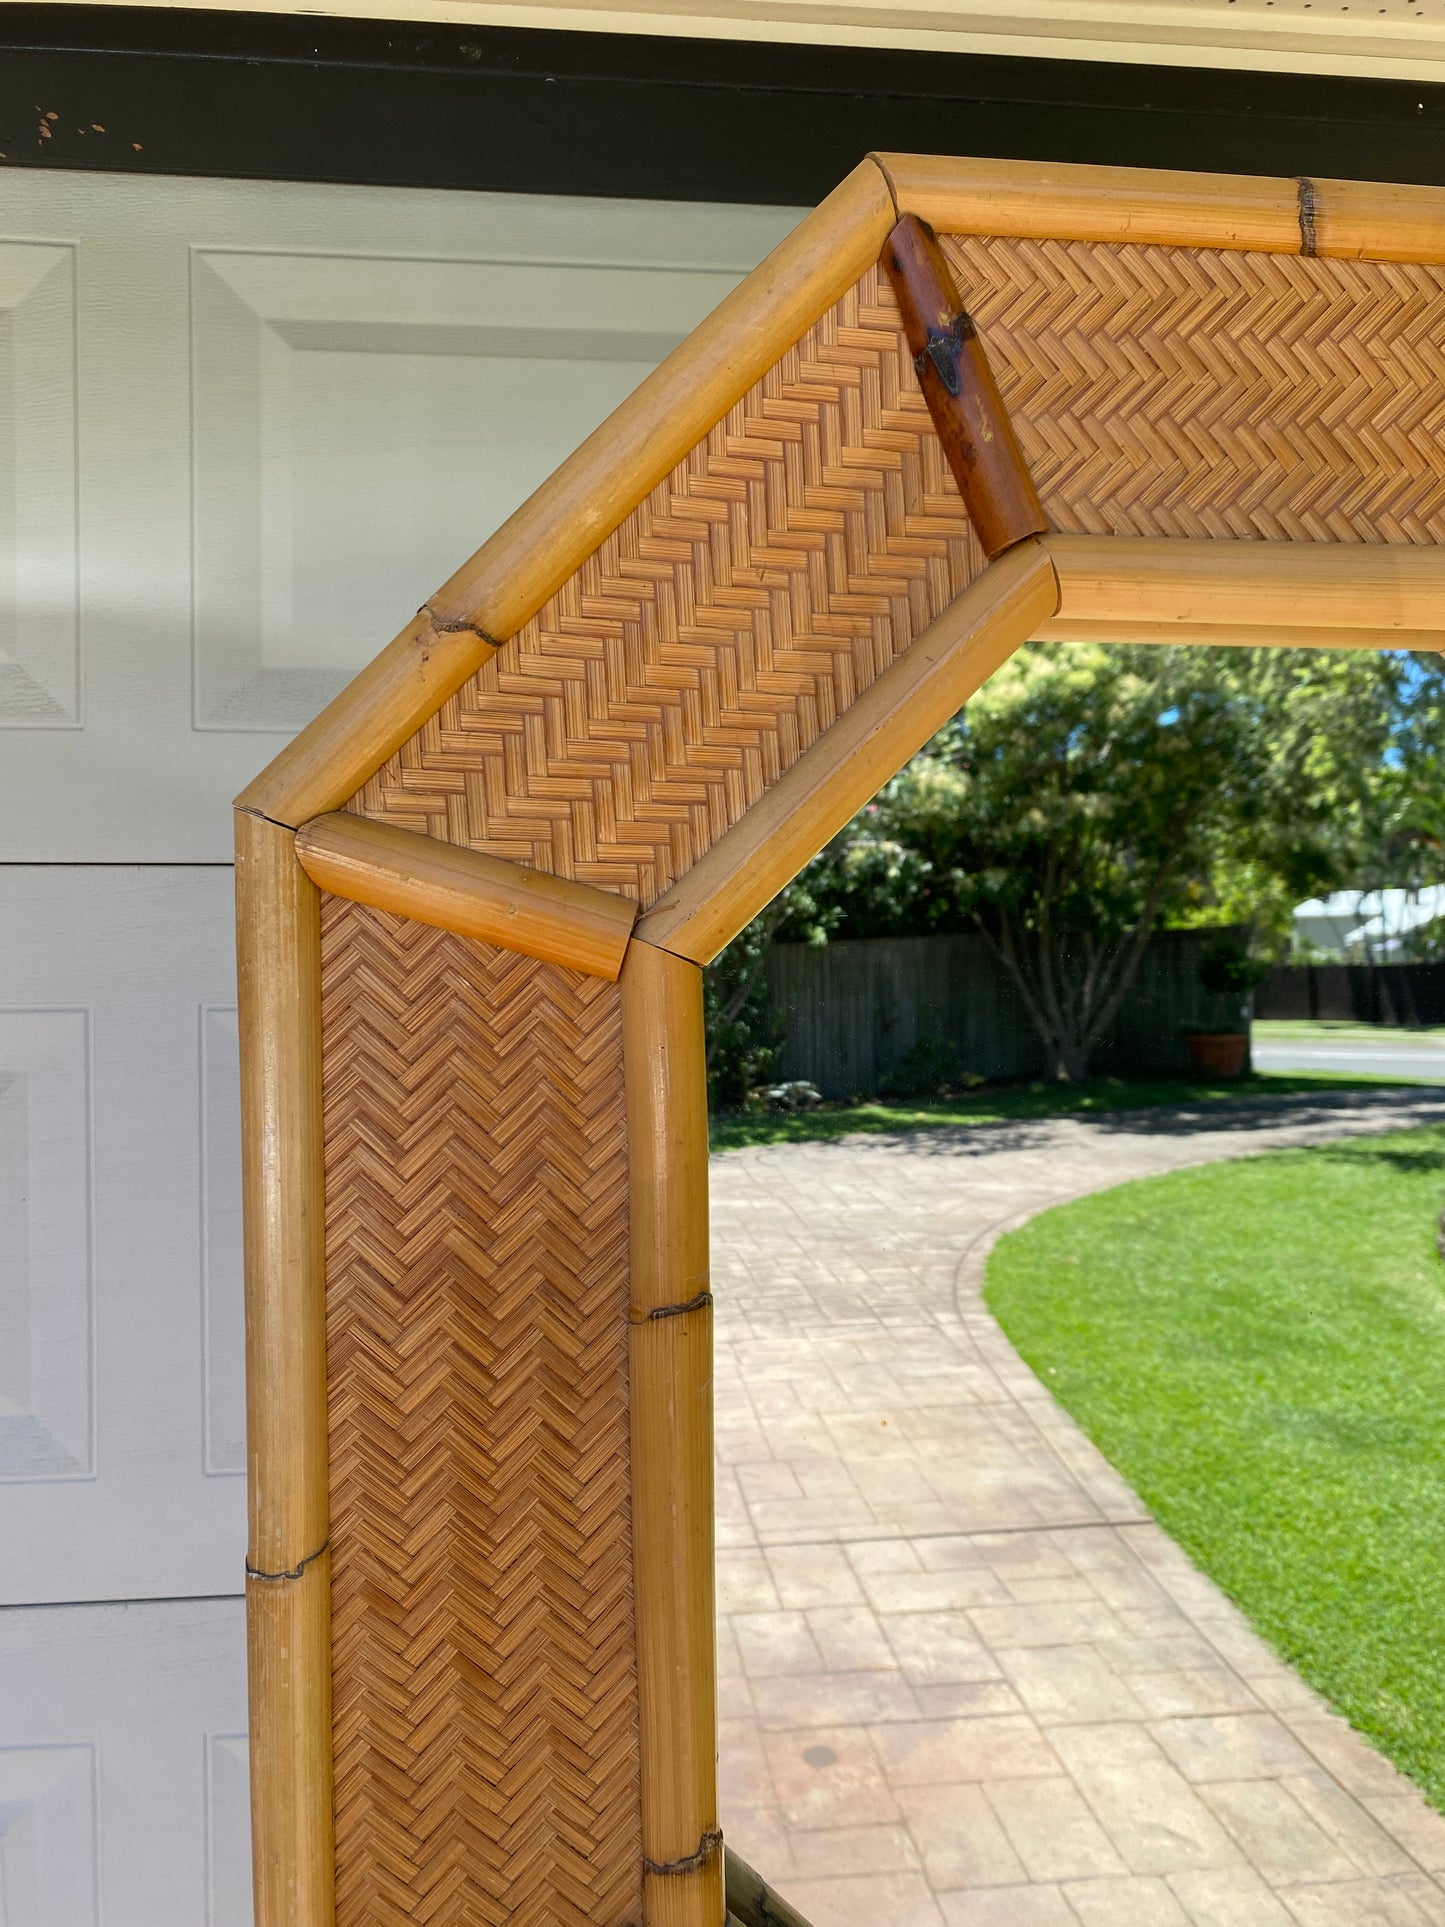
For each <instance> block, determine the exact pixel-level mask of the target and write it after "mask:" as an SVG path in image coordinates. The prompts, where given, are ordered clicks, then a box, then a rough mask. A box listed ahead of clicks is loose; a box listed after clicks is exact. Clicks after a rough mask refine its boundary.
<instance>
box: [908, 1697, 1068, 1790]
mask: <svg viewBox="0 0 1445 1927" xmlns="http://www.w3.org/2000/svg"><path fill="white" fill-rule="evenodd" d="M874 1739H875V1742H876V1744H877V1747H878V1757H879V1758H880V1760H882V1762H883V1767H884V1771H885V1772H886V1773H887V1775H888V1779H889V1782H890V1784H891V1785H893V1786H895V1787H907V1786H937V1785H948V1784H952V1783H954V1782H957V1781H961V1780H975V1781H992V1780H996V1779H1014V1778H1018V1777H1020V1776H1022V1775H1025V1774H1048V1773H1057V1772H1058V1770H1059V1768H1058V1761H1057V1760H1056V1759H1055V1757H1054V1755H1053V1753H1052V1752H1051V1751H1050V1749H1049V1747H1048V1745H1047V1743H1046V1742H1045V1740H1044V1739H1043V1737H1042V1735H1041V1734H1040V1733H1039V1730H1038V1728H1037V1727H1036V1726H1035V1725H1034V1723H1033V1721H1032V1720H1029V1719H1024V1718H1023V1717H1022V1716H1021V1715H1016V1716H1008V1715H1005V1716H1003V1717H1000V1718H992V1717H988V1716H984V1717H982V1718H979V1719H963V1720H909V1721H901V1722H899V1723H898V1724H897V1725H894V1726H886V1727H879V1728H878V1730H877V1732H876V1733H875V1735H874Z"/></svg>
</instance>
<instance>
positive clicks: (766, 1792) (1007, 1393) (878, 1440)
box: [712, 1092, 1445, 1927]
mask: <svg viewBox="0 0 1445 1927" xmlns="http://www.w3.org/2000/svg"><path fill="white" fill-rule="evenodd" d="M1442 1118H1445V1096H1441V1095H1434V1096H1427V1095H1426V1094H1424V1093H1403V1092H1402V1093H1394V1092H1392V1093H1382V1094H1380V1095H1378V1096H1376V1095H1373V1094H1371V1095H1368V1096H1362V1095H1358V1094H1346V1093H1339V1094H1331V1095H1329V1096H1326V1097H1323V1098H1320V1099H1318V1100H1309V1101H1308V1102H1304V1103H1300V1102H1297V1101H1295V1102H1284V1101H1280V1100H1270V1101H1268V1102H1263V1103H1261V1102H1255V1103H1252V1104H1250V1105H1249V1106H1248V1107H1245V1106H1243V1105H1241V1106H1240V1107H1239V1108H1238V1109H1236V1110H1231V1111H1230V1112H1228V1113H1226V1114H1221V1113H1220V1112H1219V1111H1217V1110H1211V1111H1209V1112H1200V1113H1194V1114H1181V1113H1177V1112H1170V1113H1167V1114H1166V1113H1140V1112H1135V1113H1121V1114H1118V1115H1116V1116H1113V1117H1101V1118H1094V1119H1082V1118H1072V1119H1054V1120H1048V1121H1045V1122H1039V1123H1029V1124H1007V1125H997V1126H990V1127H986V1128H982V1129H975V1130H956V1129H955V1130H941V1131H937V1132H928V1133H921V1134H918V1135H915V1136H908V1137H900V1138H893V1139H882V1138H871V1139H870V1138H846V1139H843V1140H841V1141H839V1142H836V1143H832V1144H807V1145H788V1146H781V1145H777V1146H770V1147H767V1148H765V1149H755V1150H749V1151H735V1152H730V1153H728V1154H726V1155H725V1156H723V1157H720V1158H715V1159H714V1160H713V1163H712V1189H713V1245H714V1253H713V1257H714V1288H715V1294H716V1304H717V1333H718V1346H717V1424H718V1460H719V1463H718V1546H719V1550H718V1578H719V1653H720V1686H719V1690H720V1696H721V1714H722V1727H721V1731H722V1767H723V1824H724V1828H725V1831H726V1833H727V1837H728V1839H729V1841H730V1842H731V1843H732V1844H733V1845H734V1846H735V1847H736V1848H737V1849H738V1851H739V1852H740V1853H741V1854H742V1855H743V1856H744V1858H745V1859H748V1860H750V1861H751V1862H752V1863H753V1865H754V1866H756V1867H757V1868H758V1870H759V1871H760V1872H761V1873H763V1874H764V1875H765V1876H766V1877H767V1878H768V1879H769V1880H770V1881H771V1882H772V1883H773V1884H774V1885H775V1886H776V1887H777V1888H778V1890H779V1892H780V1893H782V1894H783V1895H785V1896H786V1897H787V1898H788V1899H790V1900H791V1901H792V1902H793V1903H794V1904H795V1905H796V1906H797V1907H799V1908H800V1909H801V1910H802V1912H803V1913H804V1914H805V1915H806V1916H807V1917H808V1918H809V1920H810V1921H812V1922H813V1923H814V1927H945V1923H946V1924H947V1927H1167V1924H1168V1923H1174V1927H1181V1924H1184V1923H1194V1927H1290V1923H1296V1924H1297V1927H1373V1924H1374V1923H1376V1922H1379V1923H1385V1924H1387V1927H1415V1924H1416V1923H1445V1819H1442V1818H1441V1817H1440V1816H1438V1815H1437V1814H1435V1813H1434V1812H1433V1811H1432V1810H1431V1809H1429V1808H1428V1807H1427V1806H1426V1805H1425V1802H1424V1801H1423V1800H1422V1799H1421V1797H1420V1796H1419V1794H1418V1793H1416V1792H1415V1790H1414V1788H1413V1787H1412V1786H1411V1785H1410V1784H1409V1783H1408V1782H1407V1781H1406V1780H1404V1779H1403V1778H1402V1777H1401V1776H1400V1775H1399V1774H1397V1773H1396V1772H1395V1770H1394V1768H1393V1767H1391V1766H1390V1765H1389V1764H1388V1763H1387V1762H1386V1761H1385V1760H1383V1759H1382V1758H1381V1757H1380V1756H1379V1755H1378V1754H1377V1753H1375V1752H1374V1751H1373V1750H1372V1749H1371V1748H1370V1747H1369V1746H1367V1745H1366V1744H1365V1743H1364V1742H1363V1741H1362V1740H1360V1739H1359V1738H1357V1737H1356V1736H1355V1735H1354V1734H1353V1733H1352V1732H1351V1731H1350V1729H1349V1728H1348V1727H1347V1726H1346V1725H1345V1724H1344V1722H1343V1721H1341V1720H1339V1719H1338V1718H1336V1717H1335V1716H1333V1715H1332V1714H1331V1713H1329V1712H1328V1711H1327V1710H1326V1708H1325V1707H1324V1706H1323V1705H1322V1703H1321V1702H1320V1701H1319V1700H1318V1699H1317V1698H1316V1696H1315V1695H1314V1694H1312V1693H1311V1692H1310V1691H1309V1690H1308V1689H1307V1688H1306V1687H1305V1685H1304V1684H1303V1682H1302V1681H1301V1680H1300V1679H1299V1678H1298V1677H1297V1676H1296V1675H1295V1674H1294V1673H1293V1672H1292V1671H1291V1670H1290V1669H1289V1668H1288V1667H1286V1666H1285V1665H1283V1664H1282V1663H1281V1662H1280V1661H1279V1660H1278V1659H1276V1658H1275V1657H1274V1655H1273V1654H1272V1653H1271V1652H1270V1651H1269V1650H1268V1649H1267V1648H1266V1647H1265V1646H1264V1645H1263V1643H1262V1642H1261V1641H1260V1640H1259V1639H1258V1638H1256V1636H1255V1635H1254V1634H1253V1633H1252V1632H1251V1631H1250V1629H1249V1627H1248V1626H1247V1625H1246V1623H1245V1621H1244V1619H1243V1618H1242V1616H1241V1615H1240V1614H1239V1612H1238V1611H1237V1610H1236V1609H1235V1608H1234V1607H1233V1606H1232V1605H1231V1604H1230V1602H1229V1601H1228V1600H1227V1599H1226V1598H1225V1597H1224V1596H1223V1594H1222V1593H1221V1592H1220V1591H1219V1590H1218V1589H1217V1588H1216V1587H1215V1586H1214V1585H1213V1584H1212V1583H1211V1582H1210V1581H1209V1580H1207V1579H1206V1578H1204V1577H1203V1575H1201V1574H1200V1573H1199V1572H1198V1571H1197V1570H1196V1569H1195V1568H1194V1567H1193V1566H1191V1565H1190V1563H1189V1562H1188V1560H1186V1559H1185V1557H1184V1556H1183V1554H1182V1553H1181V1552H1179V1550H1178V1549H1177V1548H1176V1547H1175V1546H1174V1545H1173V1543H1172V1541H1170V1540H1169V1539H1167V1538H1166V1537H1165V1535H1164V1534H1163V1533H1162V1532H1161V1531H1160V1529H1159V1528H1158V1527H1157V1526H1156V1525H1154V1524H1153V1523H1152V1521H1151V1520H1150V1519H1149V1518H1148V1517H1147V1515H1146V1514H1145V1512H1144V1510H1143V1508H1142V1506H1141V1505H1140V1502H1139V1500H1138V1499H1137V1498H1136V1496H1135V1495H1134V1494H1133V1493H1132V1492H1131V1491H1130V1490H1129V1488H1128V1487H1127V1486H1126V1485H1125V1484H1124V1483H1123V1481H1122V1480H1121V1479H1120V1478H1119V1477H1118V1476H1117V1475H1116V1474H1115V1473H1114V1472H1113V1471H1112V1469H1111V1468H1110V1467H1109V1466H1108V1465H1107V1464H1106V1463H1105V1461H1104V1460H1103V1459H1102V1457H1101V1456H1100V1455H1099V1454H1098V1453H1097V1452H1096V1451H1095V1449H1094V1448H1093V1446H1092V1445H1090V1444H1089V1442H1088V1441H1087V1440H1086V1439H1085V1438H1084V1436H1083V1435H1082V1433H1080V1432H1079V1430H1078V1429H1077V1427H1076V1426H1075V1425H1074V1424H1073V1421H1072V1420H1071V1419H1069V1418H1068V1417H1067V1416H1066V1415H1065V1414H1064V1413H1063V1412H1062V1411H1061V1410H1060V1409H1059V1408H1058V1407H1057V1406H1056V1405H1055V1404H1054V1403H1053V1401H1052V1399H1051V1398H1050V1397H1049V1395H1048V1392H1047V1390H1046V1389H1045V1388H1044V1386H1043V1385H1042V1384H1041V1383H1040V1382H1039V1380H1038V1379H1036V1378H1035V1377H1034V1375H1033V1374H1032V1372H1030V1371H1029V1370H1028V1368H1027V1367H1026V1366H1025V1365H1024V1364H1023V1363H1022V1361H1021V1360H1020V1359H1019V1357H1018V1355H1017V1354H1016V1353H1015V1352H1014V1350H1013V1348H1012V1347H1011V1346H1010V1345H1009V1343H1008V1341H1007V1340H1006V1339H1005V1338H1004V1336H1003V1333H1002V1332H1001V1331H1000V1330H999V1328H998V1326H997V1325H996V1324H995V1323H994V1321H993V1319H992V1317H991V1315H990V1314H989V1312H988V1310H987V1308H986V1307H985V1306H984V1304H983V1301H982V1297H981V1292H980V1286H981V1281H982V1274H983V1263H984V1259H985V1257H986V1254H987V1251H988V1249H989V1248H990V1247H991V1245H992V1243H993V1241H994V1239H995V1238H996V1237H997V1236H998V1235H999V1233H1000V1232H1001V1231H1003V1230H1006V1229H1008V1228H1009V1227H1010V1226H1012V1225H1013V1224H1016V1223H1019V1222H1022V1220H1023V1219H1025V1218H1027V1217H1028V1216H1030V1215H1031V1214H1032V1213H1033V1212H1035V1211H1037V1210H1039V1209H1042V1208H1044V1207H1046V1206H1047V1205H1049V1204H1052V1203H1056V1202H1059V1201H1060V1200H1062V1199H1065V1198H1069V1197H1075V1196H1078V1195H1081V1194H1082V1193H1084V1192H1086V1191H1091V1190H1097V1189H1100V1188H1102V1187H1103V1186H1105V1185H1110V1184H1116V1183H1119V1182H1122V1181H1123V1180H1125V1179H1127V1178H1131V1177H1136V1176H1141V1175H1144V1174H1146V1173H1149V1172H1153V1171H1164V1170H1171V1169H1174V1168H1176V1167H1179V1166H1182V1165H1185V1164H1191V1163H1197V1162H1202V1161H1205V1160H1209V1159H1215V1158H1221V1157H1231V1156H1237V1155H1239V1154H1241V1153H1246V1152H1250V1151H1254V1150H1264V1149H1274V1148H1278V1147H1283V1146H1285V1145H1291V1144H1301V1143H1308V1142H1314V1141H1322V1140H1324V1139H1327V1138H1331V1137H1340V1136H1345V1135H1348V1134H1351V1133H1354V1132H1359V1131H1373V1130H1380V1129H1387V1128H1395V1127H1398V1126H1403V1125H1408V1124H1414V1123H1425V1122H1434V1121H1438V1120H1440V1119H1442Z"/></svg>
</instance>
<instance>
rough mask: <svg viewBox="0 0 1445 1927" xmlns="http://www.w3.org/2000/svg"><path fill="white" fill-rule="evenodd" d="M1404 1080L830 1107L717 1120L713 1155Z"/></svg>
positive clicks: (1319, 1074)
mask: <svg viewBox="0 0 1445 1927" xmlns="http://www.w3.org/2000/svg"><path fill="white" fill-rule="evenodd" d="M1402 1081H1404V1080H1402V1079H1400V1078H1398V1077H1368V1076H1366V1077H1356V1076H1353V1075H1349V1074H1346V1073H1344V1072H1334V1071H1298V1072H1296V1071H1282V1072H1280V1073H1278V1074H1277V1075H1267V1076H1261V1077H1235V1078H1225V1079H1221V1080H1220V1081H1219V1082H1217V1083H1212V1084H1210V1083H1198V1082H1195V1081H1193V1080H1191V1079H1189V1078H1182V1077H1149V1078H1125V1077H1093V1078H1090V1079H1089V1080H1088V1082H1087V1083H1081V1084H1009V1085H1000V1086H998V1087H996V1088H993V1089H987V1090H982V1091H977V1092H975V1093H974V1094H973V1095H972V1096H969V1097H959V1098H952V1099H950V1100H948V1101H947V1102H938V1103H913V1102H910V1101H908V1100H907V1099H898V1100H890V1099H886V1098H880V1099H877V1100H875V1101H873V1102H871V1103H867V1104H857V1105H848V1104H825V1105H823V1106H822V1107H821V1108H820V1109H818V1110H815V1111H803V1112H799V1113H798V1114H796V1115H795V1116H786V1115H782V1116H776V1117H775V1116H773V1115H771V1114H770V1113H766V1112H764V1113H762V1114H760V1115H754V1114H752V1113H751V1112H749V1113H747V1114H745V1115H740V1116H725V1117H715V1118H714V1119H713V1120H712V1126H711V1142H712V1148H713V1150H714V1151H735V1150H737V1149H738V1148H739V1147H740V1146H742V1145H745V1144H803V1143H808V1142H811V1141H814V1140H816V1139H818V1138H835V1137H851V1136H853V1135H854V1134H855V1133H857V1132H864V1133H871V1134H874V1135H876V1134H878V1133H879V1132H884V1131H918V1130H926V1129H928V1128H929V1127H930V1126H938V1125H940V1124H1001V1123H1004V1122H1005V1121H1007V1120H1008V1119H1010V1118H1033V1117H1062V1116H1067V1115H1071V1114H1077V1113H1079V1112H1090V1111H1095V1112H1097V1111H1132V1110H1143V1109H1147V1108H1149V1107H1150V1106H1154V1105H1159V1104H1222V1103H1235V1102H1238V1100H1239V1099H1240V1098H1242V1097H1251V1096H1261V1095H1269V1096H1274V1097H1287V1096H1289V1095H1291V1094H1295V1095H1317V1094H1318V1093H1319V1092H1321V1091H1325V1090H1333V1091H1339V1090H1363V1089H1371V1090H1374V1089H1378V1088H1379V1087H1380V1086H1381V1085H1392V1084H1393V1085H1399V1084H1400V1083H1401V1082H1402Z"/></svg>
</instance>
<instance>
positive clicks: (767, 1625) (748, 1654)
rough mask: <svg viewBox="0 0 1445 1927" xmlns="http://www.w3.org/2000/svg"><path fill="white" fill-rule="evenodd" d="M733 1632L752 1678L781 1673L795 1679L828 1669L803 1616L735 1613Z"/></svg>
mask: <svg viewBox="0 0 1445 1927" xmlns="http://www.w3.org/2000/svg"><path fill="white" fill-rule="evenodd" d="M732 1629H733V1638H734V1639H735V1640H736V1641H737V1645H738V1656H739V1658H740V1659H741V1660H742V1665H743V1672H744V1673H745V1674H746V1675H747V1677H748V1678H749V1679H767V1678H768V1677H769V1676H770V1675H779V1674H781V1675H783V1676H784V1677H787V1678H793V1677H795V1676H796V1675H797V1674H799V1673H821V1672H822V1671H823V1670H824V1666H823V1655H822V1654H821V1653H820V1652H819V1651H818V1648H817V1646H816V1644H815V1643H814V1640H813V1635H812V1633H811V1632H810V1631H809V1630H808V1622H807V1619H806V1618H805V1617H804V1615H803V1614H802V1613H787V1612H781V1611H779V1612H771V1613H734V1614H733V1615H732Z"/></svg>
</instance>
